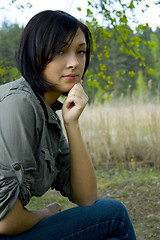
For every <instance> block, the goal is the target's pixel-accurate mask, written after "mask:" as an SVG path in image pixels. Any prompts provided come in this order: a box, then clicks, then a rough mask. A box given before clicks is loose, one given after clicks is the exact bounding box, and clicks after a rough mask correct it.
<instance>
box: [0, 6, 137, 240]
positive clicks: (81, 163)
mask: <svg viewBox="0 0 160 240" xmlns="http://www.w3.org/2000/svg"><path fill="white" fill-rule="evenodd" d="M90 42H91V35H90V31H89V30H88V28H87V27H86V26H85V25H84V24H83V23H81V22H80V21H78V20H77V19H75V18H74V17H72V16H70V15H69V14H67V13H65V12H62V11H44V12H41V13H39V14H37V15H35V16H34V17H33V18H32V19H31V20H30V21H29V23H28V24H27V26H26V28H25V29H24V32H23V34H22V37H21V40H20V45H19V49H18V53H17V65H18V69H19V70H20V72H21V74H22V76H23V77H22V78H20V79H19V80H16V81H13V82H11V83H8V84H5V85H3V86H1V87H0V149H1V150H0V239H2V240H3V239H16V240H20V239H23V240H30V239H33V240H35V239H37V240H46V239H47V240H58V239H65V240H67V239H70V240H71V239H72V240H80V239H81V240H85V239H88V240H94V239H95V240H102V239H123V240H125V239H128V240H135V239H136V237H135V234H134V230H133V226H132V223H131V221H130V219H129V216H128V214H127V211H126V209H125V207H124V206H123V205H122V204H121V203H120V202H118V201H116V200H110V199H99V200H97V186H96V177H95V173H94V167H93V164H92V161H91V159H90V157H89V154H88V152H87V150H86V148H85V145H84V143H83V140H82V137H81V132H80V128H79V123H78V120H79V117H80V115H81V113H82V111H83V109H84V108H85V106H86V104H87V101H88V97H87V96H86V94H85V92H84V90H83V87H82V79H83V76H84V74H85V72H86V70H87V68H88V64H89V57H90ZM62 94H66V95H67V97H66V100H65V101H64V103H63V105H62V104H61V103H60V102H59V101H58V100H57V99H58V98H59V96H61V95H62ZM61 108H62V115H63V121H64V126H65V128H66V132H67V137H68V142H67V141H66V139H65V137H64V135H63V132H62V127H61V123H60V120H59V118H58V115H57V114H56V110H58V109H61ZM49 188H52V189H54V188H55V189H56V190H58V191H60V192H61V194H62V195H63V196H67V197H68V198H69V199H70V201H72V202H75V203H76V204H77V205H78V206H77V207H75V208H71V209H68V210H66V211H62V212H61V206H60V205H59V204H58V203H51V204H50V205H49V206H46V207H45V208H44V209H42V210H37V211H29V210H27V209H26V208H25V206H26V205H27V204H28V203H29V201H30V199H31V197H32V196H37V197H40V196H42V195H43V194H44V193H45V192H46V191H47V190H48V189H49Z"/></svg>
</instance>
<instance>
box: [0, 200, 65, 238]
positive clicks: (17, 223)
mask: <svg viewBox="0 0 160 240" xmlns="http://www.w3.org/2000/svg"><path fill="white" fill-rule="evenodd" d="M59 211H61V207H60V205H59V204H58V203H53V204H51V205H49V206H47V207H45V208H44V209H42V210H38V211H28V210H25V209H24V208H23V206H22V203H21V201H20V199H19V198H17V200H16V202H15V204H14V206H13V207H12V209H11V210H10V211H9V213H8V214H7V215H6V216H5V217H4V218H3V219H2V220H1V221H0V234H5V235H16V234H20V233H23V232H25V231H27V230H29V229H31V228H32V227H33V226H34V225H36V224H37V223H38V222H40V221H41V220H43V219H44V218H46V217H49V216H51V215H53V214H55V213H58V212H59Z"/></svg>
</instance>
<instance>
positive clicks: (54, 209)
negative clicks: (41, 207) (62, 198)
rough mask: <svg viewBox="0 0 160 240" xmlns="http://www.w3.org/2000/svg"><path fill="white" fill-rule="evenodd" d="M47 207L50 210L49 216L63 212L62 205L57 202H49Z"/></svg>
mask: <svg viewBox="0 0 160 240" xmlns="http://www.w3.org/2000/svg"><path fill="white" fill-rule="evenodd" d="M45 209H46V210H47V211H48V216H51V215H54V214H56V213H59V212H61V205H60V204H59V203H56V202H55V203H52V204H49V205H48V206H47V207H46V208H45Z"/></svg>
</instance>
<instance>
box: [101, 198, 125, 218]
mask: <svg viewBox="0 0 160 240" xmlns="http://www.w3.org/2000/svg"><path fill="white" fill-rule="evenodd" d="M97 203H98V204H100V205H101V206H102V207H103V210H104V211H105V209H106V211H108V209H109V211H110V214H112V215H116V216H117V217H118V216H119V217H122V218H123V217H124V216H125V215H126V212H127V210H126V207H125V206H124V205H123V203H122V202H120V201H118V200H114V199H99V200H97Z"/></svg>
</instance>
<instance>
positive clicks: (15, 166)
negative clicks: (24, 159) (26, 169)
mask: <svg viewBox="0 0 160 240" xmlns="http://www.w3.org/2000/svg"><path fill="white" fill-rule="evenodd" d="M13 168H14V170H15V171H19V170H20V169H21V165H20V164H18V163H16V164H15V165H14V167H13Z"/></svg>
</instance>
